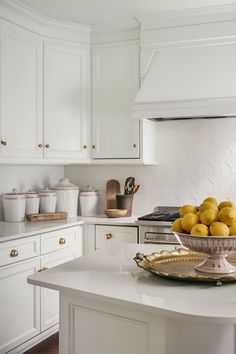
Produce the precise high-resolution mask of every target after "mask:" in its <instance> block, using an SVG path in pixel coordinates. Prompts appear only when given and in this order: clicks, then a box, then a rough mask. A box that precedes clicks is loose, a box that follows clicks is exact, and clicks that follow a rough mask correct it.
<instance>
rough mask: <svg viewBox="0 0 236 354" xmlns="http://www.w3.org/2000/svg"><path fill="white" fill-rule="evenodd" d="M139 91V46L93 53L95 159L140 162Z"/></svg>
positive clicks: (120, 46) (121, 45)
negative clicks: (136, 100) (136, 115)
mask: <svg viewBox="0 0 236 354" xmlns="http://www.w3.org/2000/svg"><path fill="white" fill-rule="evenodd" d="M138 89H139V43H138V41H133V42H132V43H130V42H128V43H125V42H123V43H115V44H106V45H104V44H103V45H97V46H94V48H93V50H92V158H94V159H138V158H139V157H140V149H139V144H140V142H139V122H138V120H134V119H132V102H133V100H134V97H135V95H136V93H137V91H138Z"/></svg>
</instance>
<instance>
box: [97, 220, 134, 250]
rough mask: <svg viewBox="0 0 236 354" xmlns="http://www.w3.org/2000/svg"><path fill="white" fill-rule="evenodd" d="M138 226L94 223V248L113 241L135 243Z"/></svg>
mask: <svg viewBox="0 0 236 354" xmlns="http://www.w3.org/2000/svg"><path fill="white" fill-rule="evenodd" d="M137 242H138V228H137V227H132V226H131V227H126V226H102V225H96V249H101V248H104V247H106V246H107V245H110V244H115V243H137Z"/></svg>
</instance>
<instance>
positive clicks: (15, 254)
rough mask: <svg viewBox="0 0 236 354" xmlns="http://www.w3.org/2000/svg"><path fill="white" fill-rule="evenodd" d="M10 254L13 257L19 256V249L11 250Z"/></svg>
mask: <svg viewBox="0 0 236 354" xmlns="http://www.w3.org/2000/svg"><path fill="white" fill-rule="evenodd" d="M10 256H11V257H17V256H18V251H17V250H11V253H10Z"/></svg>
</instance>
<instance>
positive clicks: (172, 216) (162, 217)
mask: <svg viewBox="0 0 236 354" xmlns="http://www.w3.org/2000/svg"><path fill="white" fill-rule="evenodd" d="M179 217H180V215H179V213H178V212H155V213H151V214H147V215H144V216H141V217H139V218H138V220H147V221H175V220H176V219H178V218H179Z"/></svg>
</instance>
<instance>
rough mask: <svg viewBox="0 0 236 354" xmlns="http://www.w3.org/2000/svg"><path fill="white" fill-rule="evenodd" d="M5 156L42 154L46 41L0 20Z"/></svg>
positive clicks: (0, 126) (0, 114)
mask: <svg viewBox="0 0 236 354" xmlns="http://www.w3.org/2000/svg"><path fill="white" fill-rule="evenodd" d="M0 30H1V43H0V48H1V50H0V62H1V68H0V83H1V90H0V105H1V111H0V136H1V141H2V144H1V156H2V157H8V158H15V157H20V158H24V159H25V158H28V159H30V158H39V157H42V155H43V153H42V148H40V146H41V145H40V144H42V141H43V140H42V129H43V128H42V127H43V125H42V41H41V39H40V38H39V37H37V36H36V35H35V34H33V33H31V32H30V31H26V30H23V29H21V28H19V27H18V26H15V25H11V24H8V23H5V22H1V23H0Z"/></svg>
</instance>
